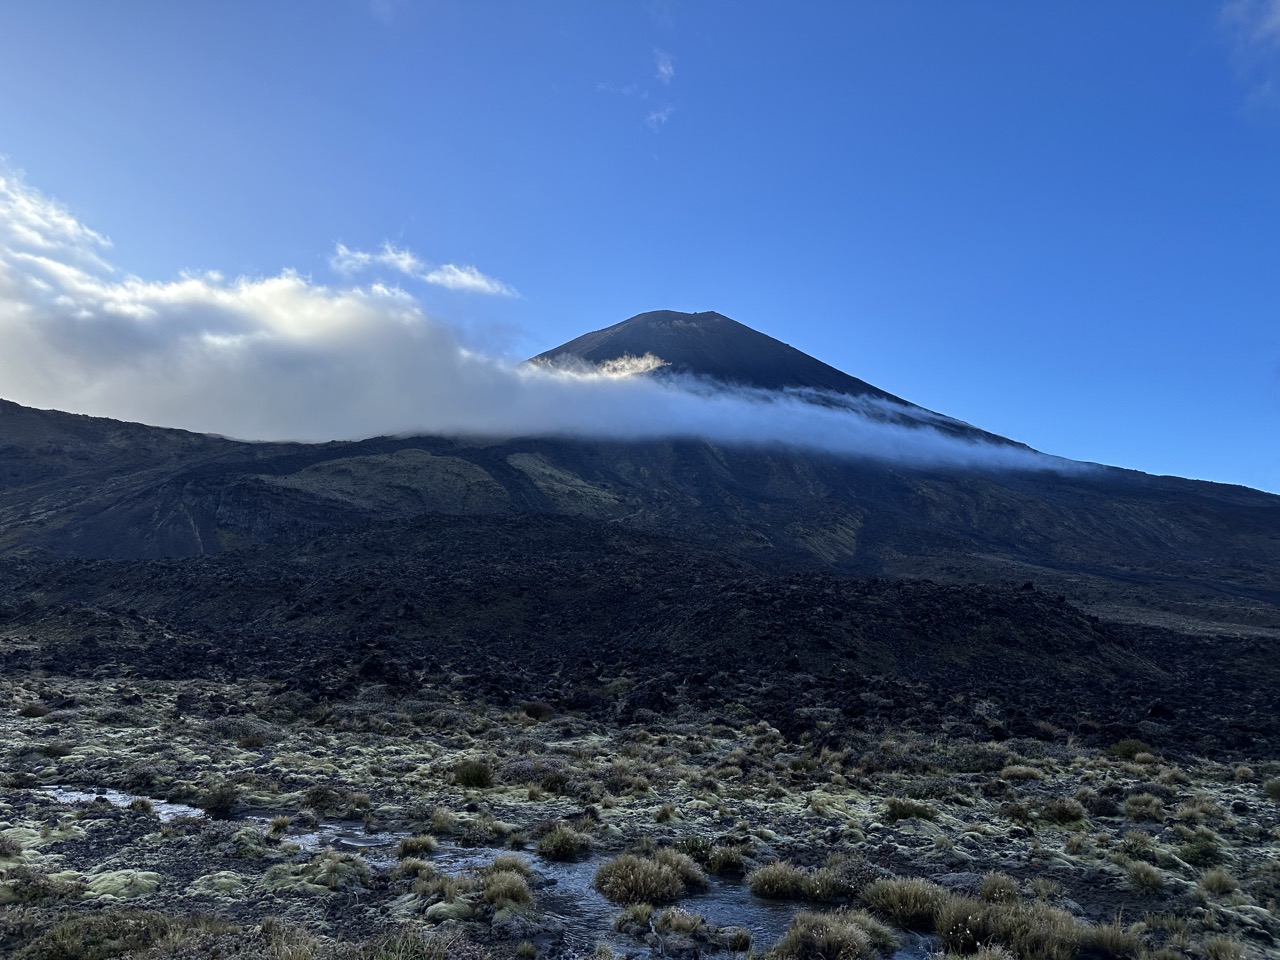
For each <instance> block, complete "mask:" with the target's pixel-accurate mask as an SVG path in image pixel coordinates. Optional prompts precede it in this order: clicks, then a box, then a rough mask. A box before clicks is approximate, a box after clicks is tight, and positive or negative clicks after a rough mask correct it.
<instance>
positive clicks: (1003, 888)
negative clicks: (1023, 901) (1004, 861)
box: [978, 873, 1018, 903]
mask: <svg viewBox="0 0 1280 960" xmlns="http://www.w3.org/2000/svg"><path fill="white" fill-rule="evenodd" d="M978 899H980V900H983V901H985V902H986V903H1014V902H1016V901H1017V900H1018V881H1017V880H1015V879H1013V877H1011V876H1009V875H1008V874H1005V873H988V874H987V875H986V876H984V877H983V878H982V886H981V887H980V888H979V889H978Z"/></svg>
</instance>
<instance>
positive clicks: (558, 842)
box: [537, 824, 591, 862]
mask: <svg viewBox="0 0 1280 960" xmlns="http://www.w3.org/2000/svg"><path fill="white" fill-rule="evenodd" d="M590 848H591V841H590V840H589V839H588V838H587V837H586V836H584V835H583V834H581V833H579V832H578V831H577V830H574V829H572V828H571V827H567V826H565V825H564V824H560V825H558V826H556V827H553V828H552V829H551V830H549V831H547V832H546V833H544V834H543V835H542V836H541V837H539V838H538V843H537V851H538V856H540V857H545V858H546V859H548V860H557V861H560V862H565V861H568V860H577V859H578V857H580V856H582V854H583V853H585V852H586V851H587V850H589V849H590Z"/></svg>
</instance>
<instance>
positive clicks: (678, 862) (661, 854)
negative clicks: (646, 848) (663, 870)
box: [653, 847, 707, 890]
mask: <svg viewBox="0 0 1280 960" xmlns="http://www.w3.org/2000/svg"><path fill="white" fill-rule="evenodd" d="M653 860H654V862H655V863H657V864H660V865H661V866H664V867H667V868H669V869H670V870H673V871H675V874H676V876H678V877H679V878H680V882H681V883H683V884H684V885H685V887H686V888H687V889H689V890H705V889H706V887H707V875H706V874H705V873H703V872H702V868H701V867H700V866H698V864H697V863H696V862H695V861H694V859H693V858H692V857H690V856H689V855H688V854H685V853H681V852H680V851H679V850H673V849H671V848H670V847H663V848H662V849H661V850H659V851H658V852H657V853H655V854H654V855H653Z"/></svg>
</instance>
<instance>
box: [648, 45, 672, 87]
mask: <svg viewBox="0 0 1280 960" xmlns="http://www.w3.org/2000/svg"><path fill="white" fill-rule="evenodd" d="M653 66H654V76H655V77H657V78H658V79H659V80H661V81H662V82H663V83H670V82H671V81H672V80H674V79H675V75H676V61H675V58H674V57H673V56H671V54H669V53H666V52H664V51H662V50H655V51H654V52H653Z"/></svg>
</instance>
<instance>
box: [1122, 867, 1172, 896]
mask: <svg viewBox="0 0 1280 960" xmlns="http://www.w3.org/2000/svg"><path fill="white" fill-rule="evenodd" d="M1129 883H1130V884H1132V885H1133V888H1134V889H1135V890H1146V891H1152V890H1159V889H1160V888H1161V887H1163V886H1164V874H1163V873H1161V872H1160V871H1159V870H1157V869H1156V868H1155V867H1153V866H1152V865H1151V864H1149V863H1135V864H1133V865H1132V866H1130V867H1129Z"/></svg>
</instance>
